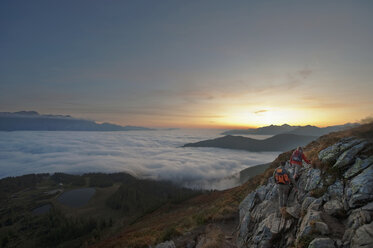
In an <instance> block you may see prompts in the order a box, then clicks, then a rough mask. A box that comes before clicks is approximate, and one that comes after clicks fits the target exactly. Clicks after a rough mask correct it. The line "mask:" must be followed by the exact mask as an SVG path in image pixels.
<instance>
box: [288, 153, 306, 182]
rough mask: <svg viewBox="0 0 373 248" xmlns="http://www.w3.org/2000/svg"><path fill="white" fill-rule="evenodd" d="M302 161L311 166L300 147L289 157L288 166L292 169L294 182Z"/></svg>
mask: <svg viewBox="0 0 373 248" xmlns="http://www.w3.org/2000/svg"><path fill="white" fill-rule="evenodd" d="M303 161H304V162H306V163H307V164H311V161H309V160H308V159H307V158H306V156H305V155H304V153H303V149H302V147H300V146H299V147H298V148H297V149H296V150H295V151H294V152H293V154H291V157H290V164H291V165H292V166H293V167H294V179H295V180H296V179H297V178H298V177H299V170H300V168H301V167H302V164H303Z"/></svg>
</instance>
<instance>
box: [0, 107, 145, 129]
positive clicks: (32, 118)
mask: <svg viewBox="0 0 373 248" xmlns="http://www.w3.org/2000/svg"><path fill="white" fill-rule="evenodd" d="M20 130H25V131H132V130H152V129H150V128H145V127H136V126H119V125H115V124H111V123H102V124H99V123H96V122H95V121H91V120H84V119H77V118H73V117H71V116H69V115H41V114H39V113H38V112H36V111H19V112H14V113H11V112H0V131H20Z"/></svg>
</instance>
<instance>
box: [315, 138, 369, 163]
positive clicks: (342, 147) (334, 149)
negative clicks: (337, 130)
mask: <svg viewBox="0 0 373 248" xmlns="http://www.w3.org/2000/svg"><path fill="white" fill-rule="evenodd" d="M361 142H362V140H360V139H354V138H353V137H351V138H348V139H342V140H341V141H340V142H338V143H335V144H334V145H332V146H329V147H327V148H325V149H324V150H322V151H320V152H319V159H320V160H321V161H322V162H323V163H327V164H334V163H335V162H336V160H337V158H338V157H339V156H340V155H341V154H342V153H343V152H344V151H346V150H347V149H349V148H351V147H353V146H355V145H357V144H359V143H361Z"/></svg>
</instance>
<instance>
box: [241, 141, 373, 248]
mask: <svg viewBox="0 0 373 248" xmlns="http://www.w3.org/2000/svg"><path fill="white" fill-rule="evenodd" d="M368 145H369V146H370V145H371V144H368V143H367V142H366V141H364V140H361V139H356V138H353V137H352V138H347V139H342V140H341V141H340V142H338V143H336V144H334V145H333V146H330V147H328V148H326V149H324V150H323V151H321V152H320V153H319V158H320V160H321V161H323V162H328V163H329V166H333V165H335V166H336V167H338V169H339V170H338V171H339V172H344V174H342V175H341V174H338V175H336V174H328V173H326V171H323V172H321V171H320V170H319V169H313V168H306V167H303V172H302V174H301V176H300V178H299V180H298V181H297V188H298V191H296V190H295V189H294V188H291V189H290V192H289V196H288V201H287V206H288V207H287V208H285V209H281V211H280V209H279V205H278V187H277V185H276V184H275V183H274V182H273V180H271V178H270V179H268V180H267V184H266V185H263V186H260V187H258V188H257V189H256V190H255V191H254V192H252V193H250V194H249V195H247V197H246V198H245V199H244V200H243V201H242V202H241V204H240V206H239V210H240V221H241V222H240V228H239V232H238V238H237V245H238V247H239V248H249V247H250V248H251V247H253V248H258V247H268V248H270V247H297V246H299V245H304V242H307V241H309V240H310V239H312V238H313V240H312V242H311V243H309V245H308V247H312V248H315V247H326V248H328V247H338V248H349V247H373V243H372V238H373V231H372V229H373V226H372V223H373V222H372V220H373V156H370V157H364V156H365V155H364V154H361V151H362V150H363V149H365V147H366V146H368ZM336 177H337V178H336ZM315 189H317V190H318V189H320V191H317V192H318V193H319V192H320V193H319V195H318V198H315V197H312V196H311V194H312V191H313V190H315ZM280 212H281V214H280ZM282 214H283V215H282Z"/></svg>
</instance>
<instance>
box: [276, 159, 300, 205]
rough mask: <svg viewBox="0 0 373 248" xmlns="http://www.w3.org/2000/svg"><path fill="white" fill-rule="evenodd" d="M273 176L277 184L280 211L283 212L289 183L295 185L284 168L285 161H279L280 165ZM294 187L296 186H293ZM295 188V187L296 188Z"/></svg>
mask: <svg viewBox="0 0 373 248" xmlns="http://www.w3.org/2000/svg"><path fill="white" fill-rule="evenodd" d="M273 178H274V179H275V182H276V184H277V186H278V201H279V205H280V206H279V207H280V212H283V211H284V210H285V207H286V202H287V200H288V195H289V191H290V183H292V184H293V185H294V187H296V186H295V181H294V179H293V178H292V177H291V176H290V173H289V172H288V171H287V170H286V169H285V162H281V163H280V166H279V167H277V168H276V169H275V172H274V173H273ZM295 189H296V188H295ZM296 190H297V189H296Z"/></svg>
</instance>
